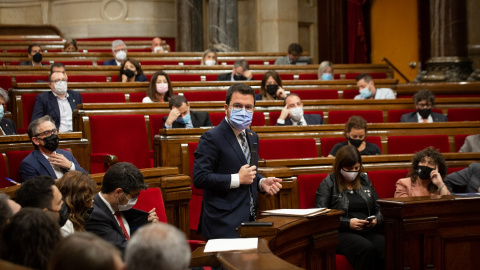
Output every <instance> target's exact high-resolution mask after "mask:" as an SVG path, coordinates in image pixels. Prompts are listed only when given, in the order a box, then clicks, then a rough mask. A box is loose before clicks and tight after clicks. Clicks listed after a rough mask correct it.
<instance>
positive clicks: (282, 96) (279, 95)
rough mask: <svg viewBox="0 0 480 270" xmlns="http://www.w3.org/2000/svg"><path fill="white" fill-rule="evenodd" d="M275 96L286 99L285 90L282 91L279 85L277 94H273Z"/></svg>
mask: <svg viewBox="0 0 480 270" xmlns="http://www.w3.org/2000/svg"><path fill="white" fill-rule="evenodd" d="M275 96H277V97H281V98H283V99H284V98H286V97H287V94H286V93H285V90H283V88H282V87H280V85H279V86H278V90H277V92H276V93H275Z"/></svg>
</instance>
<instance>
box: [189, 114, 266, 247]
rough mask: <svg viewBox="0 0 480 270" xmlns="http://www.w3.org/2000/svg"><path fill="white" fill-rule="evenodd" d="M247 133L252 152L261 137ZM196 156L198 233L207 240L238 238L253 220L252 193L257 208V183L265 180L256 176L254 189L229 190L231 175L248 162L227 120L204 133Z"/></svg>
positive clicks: (246, 186) (195, 179)
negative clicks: (242, 227)
mask: <svg viewBox="0 0 480 270" xmlns="http://www.w3.org/2000/svg"><path fill="white" fill-rule="evenodd" d="M245 132H246V135H247V140H248V143H249V145H250V149H252V144H253V143H254V142H255V143H258V135H257V134H256V133H255V132H253V131H251V130H249V129H245ZM194 155H195V161H194V163H193V184H194V186H195V187H196V188H201V189H203V201H202V212H201V215H200V222H199V225H198V231H199V232H201V233H202V235H203V237H205V238H206V239H212V238H237V237H238V233H237V232H236V230H235V229H236V228H237V227H238V226H240V223H242V222H246V221H249V220H250V189H251V191H252V194H253V200H254V203H255V205H257V191H258V182H259V180H260V179H262V176H261V175H260V174H258V173H257V176H256V178H255V179H254V181H253V183H252V184H251V185H240V186H239V187H238V188H230V182H231V174H236V173H238V171H239V170H240V167H241V166H243V165H245V164H247V160H246V158H245V156H244V154H243V152H242V148H241V147H240V144H239V143H238V140H237V137H235V134H234V133H233V130H232V128H231V127H230V125H229V124H228V123H227V121H226V120H225V119H223V121H222V122H221V123H220V125H218V126H216V127H214V128H213V129H210V130H208V131H207V132H205V133H203V135H202V136H201V137H200V141H199V142H198V146H197V150H196V151H195V153H194ZM255 165H256V166H258V163H257V164H255Z"/></svg>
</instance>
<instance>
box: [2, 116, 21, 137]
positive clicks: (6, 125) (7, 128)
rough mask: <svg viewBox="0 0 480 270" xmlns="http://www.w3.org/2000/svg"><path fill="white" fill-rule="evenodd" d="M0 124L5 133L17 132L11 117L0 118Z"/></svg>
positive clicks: (12, 133)
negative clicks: (0, 119)
mask: <svg viewBox="0 0 480 270" xmlns="http://www.w3.org/2000/svg"><path fill="white" fill-rule="evenodd" d="M0 126H1V127H2V129H3V132H5V135H15V134H17V128H16V127H15V124H14V123H13V121H12V120H11V119H8V118H2V121H0Z"/></svg>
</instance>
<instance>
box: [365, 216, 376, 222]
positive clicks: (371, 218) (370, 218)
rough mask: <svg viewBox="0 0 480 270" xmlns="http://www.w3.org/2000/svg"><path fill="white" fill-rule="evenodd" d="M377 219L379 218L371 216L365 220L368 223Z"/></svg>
mask: <svg viewBox="0 0 480 270" xmlns="http://www.w3.org/2000/svg"><path fill="white" fill-rule="evenodd" d="M376 218H377V217H376V216H369V217H367V218H366V219H365V220H366V221H372V220H374V219H376Z"/></svg>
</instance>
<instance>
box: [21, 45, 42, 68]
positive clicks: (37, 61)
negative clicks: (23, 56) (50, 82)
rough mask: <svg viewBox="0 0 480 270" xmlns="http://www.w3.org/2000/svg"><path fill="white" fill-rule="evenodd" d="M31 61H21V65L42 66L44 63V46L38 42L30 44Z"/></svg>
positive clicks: (29, 56) (29, 54)
mask: <svg viewBox="0 0 480 270" xmlns="http://www.w3.org/2000/svg"><path fill="white" fill-rule="evenodd" d="M28 58H29V59H30V60H29V61H25V62H20V64H18V65H19V66H41V65H42V58H43V55H42V48H41V47H40V45H38V44H37V43H34V44H32V45H30V46H28Z"/></svg>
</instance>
